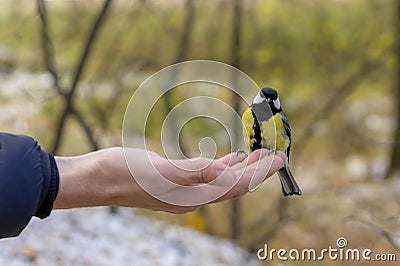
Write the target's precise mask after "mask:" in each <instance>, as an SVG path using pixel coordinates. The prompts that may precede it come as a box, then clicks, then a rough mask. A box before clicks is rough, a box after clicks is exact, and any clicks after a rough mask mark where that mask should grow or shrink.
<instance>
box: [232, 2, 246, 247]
mask: <svg viewBox="0 0 400 266" xmlns="http://www.w3.org/2000/svg"><path fill="white" fill-rule="evenodd" d="M242 9H243V6H242V0H235V1H234V4H233V16H232V42H231V60H232V61H231V65H232V66H234V67H236V68H238V69H240V46H241V39H240V38H241V33H242V13H243V12H242V11H243V10H242ZM232 79H233V82H232V84H234V85H233V86H235V84H236V83H237V80H236V79H237V76H236V75H235V74H234V75H232ZM232 105H233V109H234V110H235V112H236V113H239V108H240V98H239V96H238V95H237V94H236V93H232ZM233 126H234V132H235V134H234V135H233V136H232V144H231V146H232V150H237V149H238V148H239V147H238V143H239V137H240V136H241V134H240V133H239V132H241V125H239V124H238V120H237V119H234V123H233ZM230 219H231V238H232V239H234V240H238V239H239V238H240V234H241V200H240V198H238V199H235V200H232V201H231V218H230Z"/></svg>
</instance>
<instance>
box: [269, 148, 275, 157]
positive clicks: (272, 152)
mask: <svg viewBox="0 0 400 266" xmlns="http://www.w3.org/2000/svg"><path fill="white" fill-rule="evenodd" d="M276 154H277V152H276V149H270V150H269V151H268V156H271V155H276Z"/></svg>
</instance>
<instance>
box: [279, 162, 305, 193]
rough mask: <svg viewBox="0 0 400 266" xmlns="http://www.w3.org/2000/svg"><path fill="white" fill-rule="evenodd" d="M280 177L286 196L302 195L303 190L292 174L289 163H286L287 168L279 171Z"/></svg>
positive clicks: (284, 167)
mask: <svg viewBox="0 0 400 266" xmlns="http://www.w3.org/2000/svg"><path fill="white" fill-rule="evenodd" d="M278 175H279V178H280V180H281V185H282V192H283V195H284V196H291V195H301V189H300V187H299V185H298V184H297V183H296V180H295V179H294V177H293V175H292V173H291V172H290V169H289V164H288V163H287V162H285V166H283V167H282V168H281V169H279V171H278Z"/></svg>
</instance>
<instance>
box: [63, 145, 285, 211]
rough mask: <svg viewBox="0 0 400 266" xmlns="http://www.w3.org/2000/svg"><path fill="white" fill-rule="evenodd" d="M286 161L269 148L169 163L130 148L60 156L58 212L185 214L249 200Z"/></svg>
mask: <svg viewBox="0 0 400 266" xmlns="http://www.w3.org/2000/svg"><path fill="white" fill-rule="evenodd" d="M125 159H126V161H127V162H128V165H129V168H128V166H127V163H126V161H125ZM285 159H286V156H285V154H284V153H282V152H278V153H277V154H276V155H268V151H267V150H264V149H263V150H257V151H255V152H253V153H251V154H250V155H249V156H247V155H246V154H244V153H238V154H237V153H236V152H235V153H230V154H228V155H226V156H224V157H222V158H220V159H207V158H198V159H193V160H192V159H185V160H167V159H165V158H163V157H161V156H159V155H158V154H156V153H153V152H148V151H145V150H140V149H128V148H125V149H124V150H123V149H122V148H111V149H105V150H101V151H98V152H94V153H90V154H88V155H84V156H78V157H73V158H62V157H57V158H56V160H57V164H58V166H59V170H60V176H61V180H60V192H59V196H58V197H57V199H56V202H55V207H56V208H72V207H83V206H99V205H115V206H128V207H141V208H147V209H152V210H159V211H166V212H173V213H184V212H188V211H193V210H195V209H197V208H198V207H201V206H203V205H206V204H209V203H212V202H218V201H223V200H229V199H233V198H237V197H240V196H243V195H244V194H245V193H246V192H248V191H249V189H251V188H254V187H256V186H257V185H258V184H260V183H262V181H264V180H265V179H266V178H267V177H269V176H271V175H272V174H273V173H275V172H276V171H277V170H278V169H280V168H281V167H282V166H283V162H284V161H285ZM67 167H68V168H67ZM67 169H69V170H67ZM73 169H76V170H75V171H72V170H73ZM63 172H64V173H65V174H64V175H63ZM74 172H76V173H79V175H76V174H74ZM132 174H133V176H134V178H132ZM74 176H75V177H74ZM74 179H75V181H76V182H74ZM76 179H78V180H76ZM78 185H79V186H78Z"/></svg>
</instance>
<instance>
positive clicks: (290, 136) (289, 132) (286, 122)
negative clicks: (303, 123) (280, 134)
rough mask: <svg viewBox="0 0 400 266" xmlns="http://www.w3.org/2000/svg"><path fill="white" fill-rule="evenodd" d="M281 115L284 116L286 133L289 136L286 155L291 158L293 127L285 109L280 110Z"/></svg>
mask: <svg viewBox="0 0 400 266" xmlns="http://www.w3.org/2000/svg"><path fill="white" fill-rule="evenodd" d="M280 116H281V118H282V121H283V126H284V127H285V131H286V134H287V135H288V137H289V147H288V148H287V150H286V155H287V157H288V159H289V154H290V147H291V142H292V129H291V128H290V125H289V120H288V119H287V117H286V115H285V113H284V112H283V111H281V112H280Z"/></svg>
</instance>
